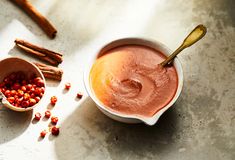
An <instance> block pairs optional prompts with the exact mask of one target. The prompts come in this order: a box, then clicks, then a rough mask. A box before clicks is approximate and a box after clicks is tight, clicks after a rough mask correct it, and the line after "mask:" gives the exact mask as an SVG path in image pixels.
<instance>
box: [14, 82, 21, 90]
mask: <svg viewBox="0 0 235 160" xmlns="http://www.w3.org/2000/svg"><path fill="white" fill-rule="evenodd" d="M20 87H21V86H20V84H19V83H14V84H13V89H14V90H18V89H20Z"/></svg>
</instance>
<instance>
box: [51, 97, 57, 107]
mask: <svg viewBox="0 0 235 160" xmlns="http://www.w3.org/2000/svg"><path fill="white" fill-rule="evenodd" d="M56 102H57V97H56V96H52V97H51V104H52V105H55V104H56Z"/></svg>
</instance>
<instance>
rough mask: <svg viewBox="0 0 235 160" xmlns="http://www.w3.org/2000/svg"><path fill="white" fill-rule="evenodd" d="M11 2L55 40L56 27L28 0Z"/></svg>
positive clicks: (13, 0)
mask: <svg viewBox="0 0 235 160" xmlns="http://www.w3.org/2000/svg"><path fill="white" fill-rule="evenodd" d="M11 1H12V2H14V3H15V4H16V5H17V6H19V7H20V8H21V9H22V10H23V11H24V12H25V13H27V14H28V15H29V16H30V17H31V18H32V19H33V20H34V21H35V22H36V23H37V24H38V26H39V27H41V28H42V30H43V31H44V32H45V33H46V34H47V35H48V36H49V37H50V38H55V36H56V33H57V30H56V29H55V27H54V26H53V25H52V24H51V23H50V22H49V21H48V20H47V19H46V18H45V17H44V16H43V15H42V14H41V13H40V12H38V11H37V10H36V8H35V7H34V6H33V5H32V4H31V3H30V2H29V1H28V0H11Z"/></svg>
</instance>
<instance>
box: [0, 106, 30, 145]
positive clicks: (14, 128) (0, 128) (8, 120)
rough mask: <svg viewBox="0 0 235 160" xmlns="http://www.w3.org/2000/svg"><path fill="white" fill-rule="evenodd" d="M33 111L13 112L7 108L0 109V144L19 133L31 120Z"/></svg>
mask: <svg viewBox="0 0 235 160" xmlns="http://www.w3.org/2000/svg"><path fill="white" fill-rule="evenodd" d="M32 113H33V111H28V112H15V111H12V110H10V109H7V108H1V109H0V144H2V143H6V142H8V141H11V140H12V139H14V138H16V137H18V136H19V135H21V134H22V133H23V132H24V131H25V130H26V129H27V127H28V125H29V124H30V122H31V118H32Z"/></svg>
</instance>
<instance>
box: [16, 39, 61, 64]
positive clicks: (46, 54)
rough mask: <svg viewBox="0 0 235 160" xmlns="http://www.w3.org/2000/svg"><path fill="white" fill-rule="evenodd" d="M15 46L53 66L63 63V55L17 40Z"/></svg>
mask: <svg viewBox="0 0 235 160" xmlns="http://www.w3.org/2000/svg"><path fill="white" fill-rule="evenodd" d="M15 44H16V46H18V47H19V48H20V49H22V50H24V51H25V52H26V53H28V54H31V55H33V56H36V57H37V58H39V59H41V60H44V61H47V62H49V63H50V64H52V65H56V66H57V65H59V64H60V63H61V62H62V61H63V58H62V56H63V55H62V54H60V53H57V52H54V51H51V50H48V49H46V48H43V47H40V46H37V45H34V44H32V43H30V42H27V41H25V40H21V39H16V40H15Z"/></svg>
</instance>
